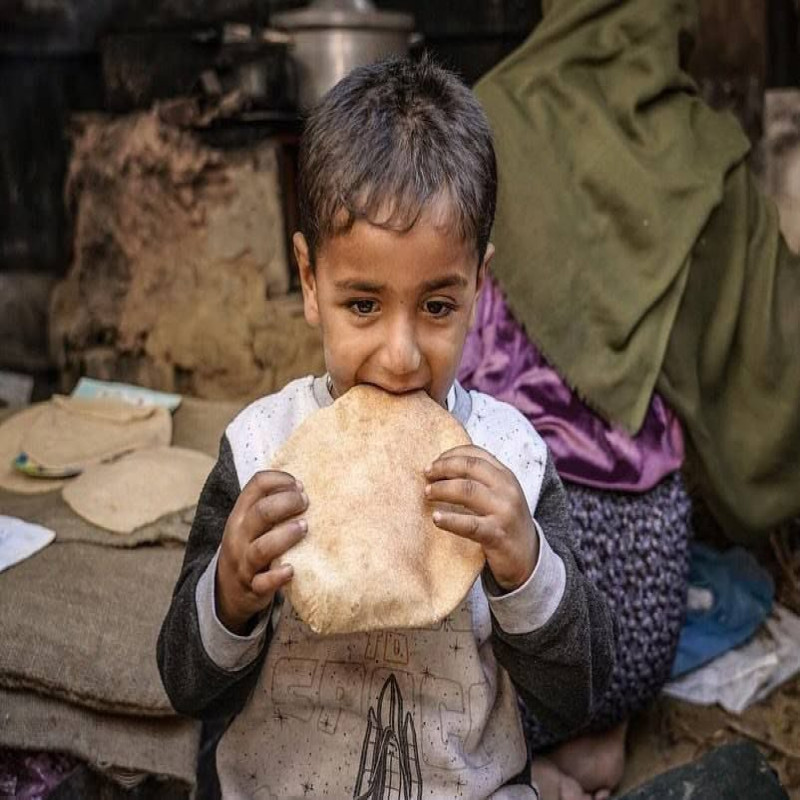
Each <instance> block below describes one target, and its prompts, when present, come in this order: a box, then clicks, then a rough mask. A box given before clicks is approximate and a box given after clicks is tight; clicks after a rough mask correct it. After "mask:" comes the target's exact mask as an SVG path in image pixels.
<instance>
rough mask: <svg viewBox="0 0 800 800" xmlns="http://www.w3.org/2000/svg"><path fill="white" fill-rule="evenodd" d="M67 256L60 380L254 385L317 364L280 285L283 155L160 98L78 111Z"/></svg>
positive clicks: (53, 332) (230, 391) (229, 392)
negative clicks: (208, 137) (220, 133)
mask: <svg viewBox="0 0 800 800" xmlns="http://www.w3.org/2000/svg"><path fill="white" fill-rule="evenodd" d="M66 195H67V203H68V205H69V207H70V209H71V211H72V215H73V218H74V224H75V234H74V246H73V259H72V264H71V267H70V270H69V273H68V274H67V276H66V278H65V279H64V280H63V281H62V282H61V283H60V284H59V285H57V286H56V288H55V290H54V292H53V296H52V300H51V326H50V349H51V354H52V356H53V358H54V360H55V362H56V363H57V364H58V367H59V370H60V375H61V382H62V384H63V385H64V386H63V388H65V389H66V388H69V386H71V384H72V383H73V382H74V381H75V379H76V378H77V377H78V376H79V375H81V374H85V375H90V376H93V377H98V378H103V379H109V380H123V381H129V382H134V383H139V384H143V385H146V386H150V387H152V388H157V389H163V390H167V391H178V392H182V393H185V394H191V395H195V396H199V397H208V398H248V397H255V396H258V395H261V394H264V393H267V392H270V391H274V390H275V389H277V388H279V387H280V386H282V385H283V384H285V383H286V382H287V381H288V380H290V379H292V378H294V377H297V376H299V375H304V374H307V373H309V372H319V371H321V370H322V354H321V347H320V343H319V337H318V335H317V333H316V332H315V331H314V330H312V329H311V328H309V327H308V325H307V324H306V322H305V320H304V318H303V315H302V303H301V301H300V298H299V296H297V295H293V294H288V290H289V271H288V270H289V267H288V259H287V253H286V246H285V233H284V227H283V213H282V208H281V202H280V190H279V180H278V171H277V161H276V155H275V152H274V149H273V146H272V145H271V144H269V143H268V142H262V143H259V144H256V145H254V146H252V147H248V148H246V149H241V150H217V149H213V148H210V147H208V146H206V145H204V144H202V143H201V142H200V141H199V140H198V139H197V137H195V136H194V135H193V134H192V133H190V132H187V131H185V130H181V129H179V128H176V127H173V126H171V125H168V124H167V123H165V122H164V121H163V120H162V119H160V118H159V115H158V111H157V110H155V111H152V112H148V113H142V114H133V115H128V116H124V117H117V118H104V117H88V118H84V119H83V120H81V129H80V131H79V133H78V134H77V137H76V140H75V146H74V154H73V158H72V161H71V164H70V169H69V175H68V180H67V187H66Z"/></svg>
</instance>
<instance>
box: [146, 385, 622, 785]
mask: <svg viewBox="0 0 800 800" xmlns="http://www.w3.org/2000/svg"><path fill="white" fill-rule="evenodd" d="M332 402H333V400H332V398H331V396H330V393H329V392H328V390H327V388H326V383H325V381H324V379H322V378H316V379H315V378H313V377H308V378H302V379H299V380H297V381H294V382H292V383H290V384H289V385H288V386H286V387H285V388H284V389H283V390H282V391H281V392H279V393H277V394H274V395H270V396H268V397H265V398H262V399H261V400H258V401H256V402H255V403H253V404H252V405H250V406H249V407H248V408H246V409H245V410H244V411H243V412H242V413H241V414H240V415H239V416H238V417H237V418H236V419H235V420H234V421H233V422H232V423H231V424H230V425H229V426H228V429H227V430H226V433H225V436H224V437H223V440H222V443H221V447H220V456H219V459H218V461H217V464H216V465H215V467H214V469H213V470H212V473H211V475H210V476H209V479H208V482H207V483H206V486H205V487H204V489H203V492H202V494H201V497H200V501H199V504H198V508H197V513H196V516H195V522H194V525H193V527H192V532H191V534H190V537H189V543H188V545H187V548H186V557H185V560H184V565H183V569H182V572H181V575H180V577H179V579H178V583H177V586H176V588H175V592H174V596H173V600H172V604H171V606H170V609H169V612H168V614H167V617H166V619H165V621H164V624H163V626H162V630H161V634H160V636H159V642H158V662H159V669H160V671H161V675H162V679H163V681H164V685H165V687H166V690H167V693H168V695H169V697H170V699H171V701H172V703H173V705H174V706H175V708H176V709H177V710H178V711H179V712H182V713H186V714H189V715H191V716H197V717H200V718H206V719H213V718H232V721H231V722H230V725H229V726H228V728H227V730H226V731H225V734H224V735H223V737H222V739H221V741H220V743H219V746H218V750H217V767H218V772H219V776H220V784H221V787H222V792H223V797H224V798H314V797H327V798H370V800H378V799H379V798H380V799H383V798H387V799H388V798H398V799H400V798H402V799H403V800H406V799H409V800H410V799H411V798H413V799H414V800H422V798H494V799H495V800H516V799H517V798H519V799H520V800H522V798H533V797H535V796H536V794H535V791H534V789H533V788H532V787H531V786H530V784H529V782H528V780H529V779H528V769H527V766H528V758H527V750H526V746H525V741H524V737H523V733H522V728H521V724H520V719H519V712H518V707H517V694H519V695H521V697H522V698H523V700H524V701H525V702H526V704H527V706H528V708H529V709H530V711H531V712H532V713H533V714H534V716H536V717H537V719H538V720H539V721H540V722H541V724H542V725H544V726H545V727H546V728H548V729H549V730H551V731H552V732H553V733H559V732H564V733H566V732H568V731H571V730H575V729H577V728H579V727H580V725H581V724H582V723H583V722H585V720H586V719H587V717H588V715H589V713H590V710H591V708H592V706H593V704H594V702H595V701H596V700H597V699H598V698H599V696H600V694H601V693H602V691H603V689H604V687H605V685H606V684H607V682H608V679H609V676H610V673H611V668H612V665H613V659H614V636H613V623H612V620H611V616H610V613H609V610H608V608H607V606H606V604H605V602H604V600H603V599H602V597H601V596H600V594H599V593H598V592H597V590H596V589H595V588H594V587H593V586H592V585H591V584H590V583H589V582H588V581H587V580H586V579H585V577H584V576H583V574H582V572H581V569H580V566H579V564H578V563H577V561H576V558H575V555H574V552H573V550H572V544H571V538H570V523H569V515H568V512H567V507H566V501H565V495H564V489H563V487H562V485H561V483H560V481H559V479H558V476H557V474H556V472H555V470H554V468H553V464H552V460H551V459H550V457H549V455H548V453H547V449H546V447H545V445H544V442H543V441H542V440H541V438H540V437H539V436H538V434H537V433H536V432H535V431H534V430H533V428H532V427H531V426H530V424H529V423H528V422H527V420H525V418H524V417H523V416H522V415H521V414H520V413H519V412H517V411H516V410H515V409H513V408H512V407H511V406H509V405H507V404H504V403H501V402H499V401H497V400H494V399H492V398H490V397H488V396H487V395H484V394H481V393H479V392H469V393H468V392H466V391H464V389H462V388H461V386H460V385H458V384H455V385H454V387H453V388H452V390H451V392H450V394H449V396H448V409H449V410H450V412H451V413H452V414H453V415H454V416H455V417H456V418H457V419H458V420H459V421H460V422H461V423H462V424H463V425H464V427H465V428H466V430H467V433H468V434H469V435H470V437H471V439H472V441H473V443H474V444H476V445H478V446H479V447H483V448H484V449H486V450H487V451H489V452H491V453H492V454H493V455H494V456H495V457H496V458H498V459H499V460H500V461H501V462H503V463H504V464H505V465H506V466H507V467H508V468H509V469H511V470H512V471H513V472H514V474H515V475H516V477H517V479H518V480H519V483H520V485H521V486H522V489H523V491H524V493H525V496H526V499H527V501H528V504H529V507H530V510H531V514H532V516H533V518H534V521H535V522H536V525H537V531H538V533H539V541H540V547H539V560H538V562H537V564H536V567H535V569H534V572H533V574H532V575H531V577H530V579H529V580H528V581H527V582H526V583H525V584H524V585H523V586H521V587H519V588H518V589H516V590H515V591H513V592H510V593H506V594H504V593H503V592H502V590H501V589H500V588H499V587H498V586H497V584H496V583H495V582H494V580H493V578H492V576H491V573H490V572H489V571H488V569H486V570H484V574H483V575H482V576H481V578H479V579H478V580H477V581H476V582H475V584H474V585H473V587H472V589H471V591H470V592H469V594H468V596H467V597H466V598H465V599H464V601H463V602H462V603H461V604H460V605H459V606H458V608H456V609H455V610H454V611H453V612H452V613H451V614H450V615H449V616H448V617H447V618H446V619H445V620H443V621H442V622H441V623H440V624H438V625H435V626H432V627H431V628H426V629H403V630H384V631H378V632H373V633H363V634H347V635H336V636H327V637H324V636H318V635H316V634H314V633H313V632H312V631H311V630H310V629H309V628H308V627H307V626H306V625H305V624H304V623H303V622H302V621H301V620H300V618H299V617H298V616H297V614H296V613H295V612H294V610H293V609H292V608H291V606H290V605H289V603H288V601H286V600H284V601H283V602H282V604H281V605H280V606H276V607H275V608H273V609H272V613H267V614H264V615H263V616H262V617H261V618H260V619H259V621H258V622H257V623H256V624H255V627H254V628H253V629H252V631H251V632H250V633H249V634H248V635H246V636H237V635H235V634H233V633H231V632H230V631H228V630H227V629H226V628H225V627H224V626H223V625H222V623H221V622H220V621H219V619H218V617H217V614H216V607H215V598H214V591H215V575H216V563H217V557H218V548H219V543H220V540H221V537H222V532H223V530H224V527H225V522H226V520H227V517H228V515H229V513H230V511H231V509H232V508H233V505H234V503H235V502H236V498H237V496H238V494H239V492H240V490H241V488H242V487H243V486H244V485H245V484H246V483H247V482H248V481H249V480H250V478H251V477H252V476H253V475H254V474H255V473H256V472H258V471H259V470H262V469H267V468H269V465H270V463H271V462H272V457H273V455H274V453H275V452H276V450H277V449H278V448H279V447H280V446H281V445H282V444H283V442H284V441H285V440H286V439H287V438H288V436H289V435H290V434H291V432H292V431H293V430H294V429H295V428H296V427H297V426H298V425H299V424H300V423H301V422H302V421H303V420H304V419H306V417H307V416H308V415H309V414H311V413H313V412H314V411H316V410H317V409H319V408H320V407H322V406H325V405H329V404H330V403H332Z"/></svg>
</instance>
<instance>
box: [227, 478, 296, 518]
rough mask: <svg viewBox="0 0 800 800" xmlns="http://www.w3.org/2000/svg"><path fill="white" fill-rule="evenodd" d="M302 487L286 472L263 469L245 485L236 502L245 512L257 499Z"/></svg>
mask: <svg viewBox="0 0 800 800" xmlns="http://www.w3.org/2000/svg"><path fill="white" fill-rule="evenodd" d="M298 485H300V486H301V488H302V485H301V484H300V483H299V481H297V480H296V479H295V477H294V476H293V475H290V474H289V473H288V472H280V471H278V470H274V469H265V470H261V472H256V474H255V475H253V477H252V478H250V480H249V481H248V482H247V483H246V484H245V487H244V489H242V491H241V494H240V495H239V499H238V500H237V501H236V502H237V505H239V506H240V507H241V508H242V509H244V510H245V512H246V511H247V509H249V508H250V506H252V505H253V503H255V502H256V501H257V500H258V499H259V498H261V497H266V496H267V495H270V494H273V493H275V492H282V491H284V490H286V489H292V488H295V487H297V486H298Z"/></svg>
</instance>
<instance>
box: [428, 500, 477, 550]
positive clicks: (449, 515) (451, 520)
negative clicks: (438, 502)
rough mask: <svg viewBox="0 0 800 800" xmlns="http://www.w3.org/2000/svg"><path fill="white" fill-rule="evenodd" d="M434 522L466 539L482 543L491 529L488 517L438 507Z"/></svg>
mask: <svg viewBox="0 0 800 800" xmlns="http://www.w3.org/2000/svg"><path fill="white" fill-rule="evenodd" d="M433 522H434V524H435V525H436V527H437V528H441V529H442V530H444V531H450V533H454V534H456V536H462V537H463V538H464V539H471V540H472V541H473V542H478V544H481V545H483V544H485V542H486V541H487V539H488V535H489V530H488V522H487V520H486V517H480V516H478V515H477V514H464V513H461V512H458V511H444V510H442V509H438V508H437V509H434V512H433Z"/></svg>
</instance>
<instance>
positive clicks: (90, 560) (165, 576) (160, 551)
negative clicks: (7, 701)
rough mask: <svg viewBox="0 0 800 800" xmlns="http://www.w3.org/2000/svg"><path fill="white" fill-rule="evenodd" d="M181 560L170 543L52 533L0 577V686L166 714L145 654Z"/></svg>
mask: <svg viewBox="0 0 800 800" xmlns="http://www.w3.org/2000/svg"><path fill="white" fill-rule="evenodd" d="M182 560H183V548H180V547H175V548H170V547H138V548H112V547H96V546H93V545H88V544H78V543H67V544H61V543H59V541H58V539H56V541H55V542H54V543H53V544H51V545H50V546H49V547H47V548H46V549H44V550H42V551H41V552H39V553H37V555H36V557H35V558H30V559H28V560H27V561H24V562H22V563H20V564H17V565H16V566H15V567H14V568H13V569H9V570H7V571H6V572H4V573H2V574H0V596H2V598H3V601H2V602H1V603H0V642H3V647H1V648H0V687H4V688H9V689H28V690H35V691H38V692H41V693H45V694H47V695H49V696H52V697H57V698H60V699H63V700H67V701H70V702H73V703H76V704H80V705H82V706H86V707H91V708H95V709H98V710H102V711H110V712H116V713H126V714H136V715H140V716H162V717H168V716H172V715H173V714H174V711H173V709H172V706H171V704H170V702H169V700H168V699H167V695H166V693H165V691H164V688H163V686H162V684H161V678H160V677H159V674H158V669H157V667H156V658H155V652H156V639H157V637H158V631H159V627H160V625H161V622H162V620H163V618H164V615H165V614H166V611H167V608H168V606H169V603H170V599H171V596H172V589H173V587H174V585H175V581H176V579H177V577H178V574H179V572H180V567H181V562H182ZM0 716H2V715H0Z"/></svg>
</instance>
